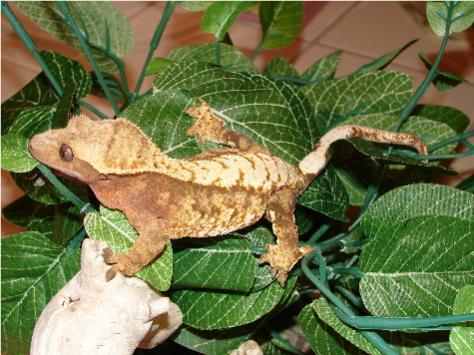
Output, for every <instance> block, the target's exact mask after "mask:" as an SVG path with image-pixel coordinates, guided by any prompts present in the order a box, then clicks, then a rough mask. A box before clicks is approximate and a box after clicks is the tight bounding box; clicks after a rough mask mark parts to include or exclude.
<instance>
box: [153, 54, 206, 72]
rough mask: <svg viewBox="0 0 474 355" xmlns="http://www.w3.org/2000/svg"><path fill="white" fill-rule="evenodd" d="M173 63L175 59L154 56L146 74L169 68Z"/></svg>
mask: <svg viewBox="0 0 474 355" xmlns="http://www.w3.org/2000/svg"><path fill="white" fill-rule="evenodd" d="M178 49H179V48H178ZM214 57H215V55H214ZM172 63H173V61H172V60H171V59H168V58H162V57H157V58H153V59H152V60H151V61H150V64H148V67H147V68H146V72H145V75H154V74H159V73H160V72H162V71H163V70H164V69H166V68H168V66H169V65H170V64H172Z"/></svg>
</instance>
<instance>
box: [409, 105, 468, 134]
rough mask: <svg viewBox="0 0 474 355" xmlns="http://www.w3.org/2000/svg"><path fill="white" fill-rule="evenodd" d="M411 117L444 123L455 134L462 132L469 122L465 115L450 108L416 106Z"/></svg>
mask: <svg viewBox="0 0 474 355" xmlns="http://www.w3.org/2000/svg"><path fill="white" fill-rule="evenodd" d="M413 115H414V116H421V117H425V118H428V119H430V120H432V121H438V122H441V123H444V124H446V125H448V126H449V127H451V128H452V129H453V130H454V131H455V132H456V133H461V132H463V131H464V130H465V129H466V127H467V126H468V125H469V122H470V121H469V117H467V115H466V114H464V113H463V112H461V111H459V110H458V109H455V108H454V107H450V106H438V105H429V104H423V105H417V106H416V107H415V109H414V110H413Z"/></svg>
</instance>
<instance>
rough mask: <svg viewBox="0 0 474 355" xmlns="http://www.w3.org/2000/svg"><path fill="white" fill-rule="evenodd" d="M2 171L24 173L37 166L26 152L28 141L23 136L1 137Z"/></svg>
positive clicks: (11, 134) (10, 134) (9, 135)
mask: <svg viewBox="0 0 474 355" xmlns="http://www.w3.org/2000/svg"><path fill="white" fill-rule="evenodd" d="M1 145H2V160H1V164H0V165H1V167H2V169H5V170H8V171H11V172H15V173H25V172H28V171H31V170H33V169H34V168H35V167H36V166H38V162H37V161H36V160H35V159H34V158H33V157H32V156H31V155H30V152H29V151H28V139H26V138H25V137H23V136H20V135H17V134H13V133H8V134H6V135H4V136H2V144H1Z"/></svg>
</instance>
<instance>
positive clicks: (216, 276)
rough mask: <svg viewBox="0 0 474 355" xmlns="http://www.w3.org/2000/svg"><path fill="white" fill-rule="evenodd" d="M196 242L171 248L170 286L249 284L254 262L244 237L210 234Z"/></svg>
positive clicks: (232, 287)
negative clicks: (203, 241)
mask: <svg viewBox="0 0 474 355" xmlns="http://www.w3.org/2000/svg"><path fill="white" fill-rule="evenodd" d="M199 241H200V240H199ZM199 241H197V242H199ZM200 244H201V247H198V246H199V245H196V247H194V246H193V247H190V248H186V249H184V250H180V251H177V252H175V254H174V256H173V258H174V265H173V288H204V289H215V290H228V291H239V292H247V291H249V290H250V289H251V288H252V286H253V283H254V279H255V272H256V268H257V262H256V259H255V258H254V257H253V255H252V253H250V241H249V240H248V239H246V238H242V237H226V238H212V239H210V240H206V241H205V244H204V243H200Z"/></svg>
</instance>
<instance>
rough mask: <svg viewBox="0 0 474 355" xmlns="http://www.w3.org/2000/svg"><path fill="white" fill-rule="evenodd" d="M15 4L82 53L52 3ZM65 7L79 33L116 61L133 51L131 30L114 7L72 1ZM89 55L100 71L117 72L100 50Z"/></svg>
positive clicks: (75, 39)
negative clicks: (107, 51) (108, 52)
mask: <svg viewBox="0 0 474 355" xmlns="http://www.w3.org/2000/svg"><path fill="white" fill-rule="evenodd" d="M15 4H16V5H17V6H18V7H19V8H20V9H21V11H23V12H24V13H25V14H26V15H27V16H28V17H29V18H30V19H31V20H33V21H34V22H35V23H36V24H37V25H38V26H40V27H41V28H42V29H43V30H45V31H46V32H48V33H49V34H51V35H52V36H54V37H56V38H57V39H59V40H62V41H65V42H66V43H69V44H70V45H71V46H73V47H74V48H75V49H77V50H78V51H80V52H82V46H81V45H80V42H79V40H78V39H77V37H76V36H75V34H74V32H73V31H72V30H71V28H70V27H69V26H67V25H66V23H65V22H64V21H62V20H61V18H62V14H61V11H60V10H59V8H58V5H57V4H56V3H55V2H54V1H53V2H51V1H41V2H22V1H17V2H15ZM68 6H69V10H70V12H71V15H72V18H73V19H74V21H75V22H76V24H77V25H78V27H79V28H80V29H81V30H82V32H83V33H84V34H87V36H88V41H89V43H90V44H91V45H93V46H99V47H102V48H104V49H108V50H109V51H110V52H111V53H112V54H114V55H116V56H117V57H119V58H120V57H123V56H124V55H126V54H128V53H130V52H131V51H132V49H133V45H134V40H133V32H132V29H131V28H130V25H129V24H128V22H127V19H126V18H125V16H124V15H123V14H122V13H121V12H120V11H119V10H118V9H117V8H116V7H115V6H114V5H112V4H111V3H108V2H102V1H87V2H81V1H74V2H68ZM92 55H93V57H94V59H95V61H96V63H97V65H98V66H99V68H100V70H103V71H105V72H112V71H115V70H116V69H117V67H116V65H115V64H114V62H113V61H112V60H111V59H110V58H109V57H108V56H107V55H106V54H104V53H102V52H101V51H99V50H97V49H95V48H92Z"/></svg>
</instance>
